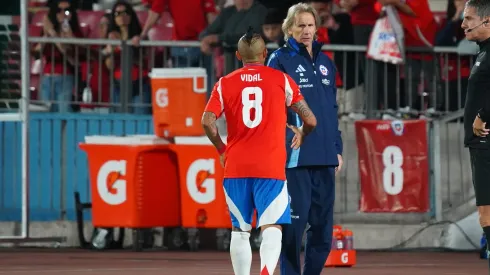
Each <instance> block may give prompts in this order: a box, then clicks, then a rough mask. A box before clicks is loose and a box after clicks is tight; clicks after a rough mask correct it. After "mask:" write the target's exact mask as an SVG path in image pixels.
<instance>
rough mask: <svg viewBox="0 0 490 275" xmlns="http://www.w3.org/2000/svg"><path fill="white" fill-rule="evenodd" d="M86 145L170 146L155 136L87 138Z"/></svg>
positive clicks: (164, 140) (166, 141)
mask: <svg viewBox="0 0 490 275" xmlns="http://www.w3.org/2000/svg"><path fill="white" fill-rule="evenodd" d="M85 143H88V144H106V145H155V144H169V142H168V140H166V139H164V138H159V137H157V136H154V135H133V136H125V137H121V136H86V137H85Z"/></svg>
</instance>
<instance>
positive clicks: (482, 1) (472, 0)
mask: <svg viewBox="0 0 490 275" xmlns="http://www.w3.org/2000/svg"><path fill="white" fill-rule="evenodd" d="M466 5H467V6H468V7H473V8H475V10H476V14H477V15H478V16H480V18H485V17H490V1H488V0H469V1H468V2H466Z"/></svg>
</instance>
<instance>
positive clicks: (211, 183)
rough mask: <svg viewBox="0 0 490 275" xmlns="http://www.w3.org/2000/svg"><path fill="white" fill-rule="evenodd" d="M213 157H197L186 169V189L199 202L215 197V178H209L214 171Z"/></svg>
mask: <svg viewBox="0 0 490 275" xmlns="http://www.w3.org/2000/svg"><path fill="white" fill-rule="evenodd" d="M214 166H215V160H214V159H198V160H196V161H194V162H193V163H192V164H191V165H190V166H189V169H188V170H187V178H186V182H187V191H188V192H189V195H190V196H191V198H192V199H193V200H194V201H195V202H197V203H200V204H208V203H211V202H213V201H214V200H215V199H216V180H215V179H211V178H209V177H210V176H211V175H214V173H215V168H214Z"/></svg>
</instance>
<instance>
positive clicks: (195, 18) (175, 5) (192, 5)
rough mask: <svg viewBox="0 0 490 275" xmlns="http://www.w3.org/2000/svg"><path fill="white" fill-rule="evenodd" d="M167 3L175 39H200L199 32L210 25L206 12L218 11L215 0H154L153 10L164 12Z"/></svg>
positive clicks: (152, 3)
mask: <svg viewBox="0 0 490 275" xmlns="http://www.w3.org/2000/svg"><path fill="white" fill-rule="evenodd" d="M167 5H168V10H169V12H170V15H171V16H172V19H173V24H174V28H173V39H174V40H199V34H200V33H201V32H202V31H203V30H204V29H205V28H206V27H207V26H208V20H207V18H206V14H208V13H216V6H215V4H214V1H213V0H186V1H182V0H152V2H151V10H152V11H154V12H156V13H163V12H164V11H165V8H166V7H167Z"/></svg>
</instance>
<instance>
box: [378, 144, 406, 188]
mask: <svg viewBox="0 0 490 275" xmlns="http://www.w3.org/2000/svg"><path fill="white" fill-rule="evenodd" d="M383 165H384V169H383V188H384V190H385V192H386V193H388V194H390V195H392V196H395V195H398V194H400V193H401V192H402V190H403V169H402V165H403V152H402V150H401V149H400V147H398V146H387V147H386V148H385V149H384V150H383Z"/></svg>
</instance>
